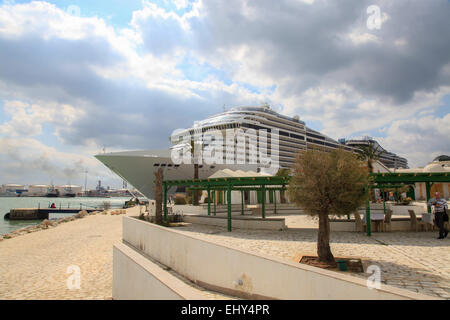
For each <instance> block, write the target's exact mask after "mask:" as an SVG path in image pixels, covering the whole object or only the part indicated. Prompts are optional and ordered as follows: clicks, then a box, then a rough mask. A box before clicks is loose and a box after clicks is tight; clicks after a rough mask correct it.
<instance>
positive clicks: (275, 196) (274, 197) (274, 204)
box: [273, 190, 277, 214]
mask: <svg viewBox="0 0 450 320" xmlns="http://www.w3.org/2000/svg"><path fill="white" fill-rule="evenodd" d="M273 213H274V214H277V190H274V191H273Z"/></svg>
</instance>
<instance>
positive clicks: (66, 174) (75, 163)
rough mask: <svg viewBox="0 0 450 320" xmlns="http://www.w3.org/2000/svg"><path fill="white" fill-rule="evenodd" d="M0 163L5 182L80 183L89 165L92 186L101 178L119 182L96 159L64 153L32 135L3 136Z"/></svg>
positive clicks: (0, 172)
mask: <svg viewBox="0 0 450 320" xmlns="http://www.w3.org/2000/svg"><path fill="white" fill-rule="evenodd" d="M0 163H1V166H0V177H2V183H8V182H9V183H12V182H14V183H22V184H33V183H46V184H49V183H50V182H51V181H53V182H54V183H55V184H58V183H68V182H72V183H74V184H80V185H81V184H82V183H83V182H84V171H85V169H86V168H89V175H88V180H89V182H90V185H93V184H94V183H95V182H96V181H97V180H98V179H99V178H101V179H102V180H104V181H105V182H107V183H110V182H112V183H116V184H117V178H116V177H114V176H113V174H112V173H111V172H109V171H108V169H106V168H105V167H104V166H103V165H101V164H100V163H99V162H98V161H96V160H95V159H94V158H92V157H90V156H87V155H83V154H78V153H71V152H61V151H58V150H56V149H55V148H52V147H49V146H47V145H45V144H43V143H41V142H40V141H38V140H36V139H33V138H4V137H0Z"/></svg>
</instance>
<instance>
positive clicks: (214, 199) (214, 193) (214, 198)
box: [213, 190, 216, 215]
mask: <svg viewBox="0 0 450 320" xmlns="http://www.w3.org/2000/svg"><path fill="white" fill-rule="evenodd" d="M213 195H214V197H213V202H214V203H213V204H214V215H216V190H214V192H213Z"/></svg>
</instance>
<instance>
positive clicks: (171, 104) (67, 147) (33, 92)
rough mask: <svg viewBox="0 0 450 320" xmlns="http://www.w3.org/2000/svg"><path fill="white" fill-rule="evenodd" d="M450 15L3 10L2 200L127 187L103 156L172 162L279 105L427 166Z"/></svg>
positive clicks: (268, 1)
mask: <svg viewBox="0 0 450 320" xmlns="http://www.w3.org/2000/svg"><path fill="white" fill-rule="evenodd" d="M449 16H450V2H449V1H447V0H429V1H419V0H418V1H407V0H396V1H387V0H386V1H384V0H383V1H382V0H379V1H377V0H370V1H363V0H342V1H335V0H334V1H328V0H278V1H273V0H253V1H252V0H228V1H223V0H220V1H219V0H207V1H202V0H173V1H171V0H159V1H147V0H143V1H137V0H131V1H130V0H128V1H125V0H123V1H121V0H98V1H87V0H86V1H75V0H73V1H71V0H60V1H31V2H30V1H12V0H8V1H5V0H3V1H1V2H0V184H2V183H22V184H34V183H47V184H48V183H50V182H53V183H55V184H59V183H69V182H70V183H72V184H79V185H84V178H85V171H86V170H87V171H88V186H89V187H93V186H95V184H96V182H97V180H99V179H101V180H102V182H103V185H110V186H111V187H121V184H122V181H121V180H120V179H118V178H117V177H116V176H115V175H114V174H113V173H112V172H110V171H109V170H108V169H107V168H106V167H104V166H103V165H102V164H101V163H100V162H98V161H97V160H96V159H95V158H94V157H93V155H95V154H97V153H100V152H102V150H103V148H105V150H106V151H107V152H113V151H124V150H139V149H161V148H167V147H168V146H169V140H168V137H169V135H170V134H171V133H172V132H173V131H174V130H175V129H178V128H186V127H189V126H191V125H192V124H193V122H194V121H195V120H201V119H204V118H206V117H207V116H210V115H213V114H215V113H218V112H221V111H222V110H223V106H225V108H231V107H233V106H240V105H260V104H263V103H269V104H270V105H271V106H272V108H273V109H274V110H276V111H278V112H281V113H282V114H285V115H288V116H294V115H298V116H299V117H300V119H301V120H303V121H305V122H306V124H307V125H308V126H309V127H311V128H313V129H316V130H319V131H321V132H322V133H325V134H327V135H328V136H330V137H332V138H334V139H336V140H337V139H339V138H351V137H361V136H366V135H368V136H371V137H373V138H375V139H376V140H378V141H379V142H380V144H381V145H382V146H383V147H384V148H386V149H387V150H389V151H392V152H394V153H396V154H398V155H400V156H402V157H406V158H407V159H408V161H409V165H410V167H416V166H423V165H426V164H427V163H428V162H430V161H431V160H432V159H433V158H434V157H436V156H438V155H441V154H449V153H450V139H449V136H450V125H449V124H450V54H449V53H450V31H449V30H450V19H449V18H448V17H449Z"/></svg>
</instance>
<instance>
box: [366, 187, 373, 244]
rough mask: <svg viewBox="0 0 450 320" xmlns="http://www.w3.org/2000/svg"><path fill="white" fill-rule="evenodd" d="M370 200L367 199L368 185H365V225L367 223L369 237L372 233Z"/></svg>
mask: <svg viewBox="0 0 450 320" xmlns="http://www.w3.org/2000/svg"><path fill="white" fill-rule="evenodd" d="M370 222H371V221H370V200H369V186H368V185H366V225H367V235H368V236H369V237H370V236H371V235H372V230H371V228H370V227H371V226H370Z"/></svg>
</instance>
